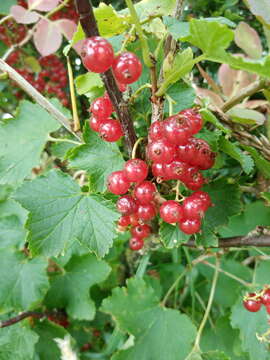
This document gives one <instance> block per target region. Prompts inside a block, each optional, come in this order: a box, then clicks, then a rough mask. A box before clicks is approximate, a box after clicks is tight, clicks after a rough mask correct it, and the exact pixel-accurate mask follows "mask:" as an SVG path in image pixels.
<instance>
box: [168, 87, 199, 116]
mask: <svg viewBox="0 0 270 360" xmlns="http://www.w3.org/2000/svg"><path fill="white" fill-rule="evenodd" d="M166 94H167V95H169V96H170V98H171V99H172V100H173V101H174V104H173V111H174V113H177V112H179V111H181V110H184V109H188V108H190V107H192V105H193V104H194V101H195V98H196V94H195V91H194V89H193V88H192V87H191V86H189V85H187V84H186V83H184V82H180V81H179V82H177V83H175V84H173V85H172V86H170V87H169V89H168V91H167V92H166ZM167 100H168V99H167ZM165 112H169V103H168V101H166V103H165Z"/></svg>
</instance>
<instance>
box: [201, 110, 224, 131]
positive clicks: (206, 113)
mask: <svg viewBox="0 0 270 360" xmlns="http://www.w3.org/2000/svg"><path fill="white" fill-rule="evenodd" d="M200 114H201V115H202V117H203V119H204V121H206V122H210V123H211V124H213V125H215V127H216V128H218V129H219V130H221V131H223V132H224V133H225V134H231V130H230V129H228V128H226V127H225V126H223V125H222V124H221V122H220V121H219V120H218V119H217V118H216V117H215V115H214V114H213V113H211V111H209V110H207V109H201V110H200Z"/></svg>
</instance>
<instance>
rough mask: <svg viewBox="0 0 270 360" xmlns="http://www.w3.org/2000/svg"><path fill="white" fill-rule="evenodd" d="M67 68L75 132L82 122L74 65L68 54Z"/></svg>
mask: <svg viewBox="0 0 270 360" xmlns="http://www.w3.org/2000/svg"><path fill="white" fill-rule="evenodd" d="M67 68H68V79H69V90H70V97H71V106H72V115H73V129H74V131H75V132H77V131H79V130H80V129H81V124H80V120H79V116H78V109H77V103H76V95H75V89H74V78H73V71H72V67H71V64H70V60H69V57H68V56H67Z"/></svg>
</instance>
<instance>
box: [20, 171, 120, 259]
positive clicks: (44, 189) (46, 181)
mask: <svg viewBox="0 0 270 360" xmlns="http://www.w3.org/2000/svg"><path fill="white" fill-rule="evenodd" d="M15 197H16V199H17V200H18V201H19V202H20V203H21V204H22V206H23V207H24V208H26V209H27V210H28V211H29V212H30V214H29V217H28V220H27V224H26V227H27V229H28V230H29V235H28V241H29V244H30V249H31V251H32V253H33V254H34V255H37V254H44V255H59V253H61V252H62V251H63V250H64V249H65V248H66V247H67V245H71V244H72V243H73V242H74V241H75V240H77V241H79V242H81V243H83V244H84V245H86V246H87V247H88V248H89V250H90V251H93V252H94V253H96V254H97V255H98V256H104V255H105V254H106V253H107V252H108V250H109V248H110V247H111V246H112V242H113V238H114V236H115V223H114V222H115V221H116V220H117V218H118V214H117V213H116V211H115V210H114V206H113V205H112V203H111V202H110V201H107V200H105V199H104V198H103V197H101V196H98V195H88V194H83V193H82V192H81V189H80V187H79V185H78V184H77V183H76V182H75V181H74V180H72V178H71V177H70V176H69V175H67V174H64V173H61V172H60V171H55V170H52V171H50V172H49V173H48V174H47V175H46V176H41V177H39V178H37V179H35V180H33V181H31V182H26V183H24V184H23V185H22V186H21V187H20V188H19V189H18V190H17V192H16V194H15Z"/></svg>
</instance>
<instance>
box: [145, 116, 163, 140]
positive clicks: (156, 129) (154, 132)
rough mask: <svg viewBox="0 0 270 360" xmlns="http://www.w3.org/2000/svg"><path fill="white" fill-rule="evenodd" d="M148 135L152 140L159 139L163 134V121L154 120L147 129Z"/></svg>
mask: <svg viewBox="0 0 270 360" xmlns="http://www.w3.org/2000/svg"><path fill="white" fill-rule="evenodd" d="M149 137H150V139H151V140H152V141H157V140H161V139H162V138H163V137H164V135H163V122H162V121H155V122H154V123H153V124H152V125H151V126H150V129H149Z"/></svg>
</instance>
